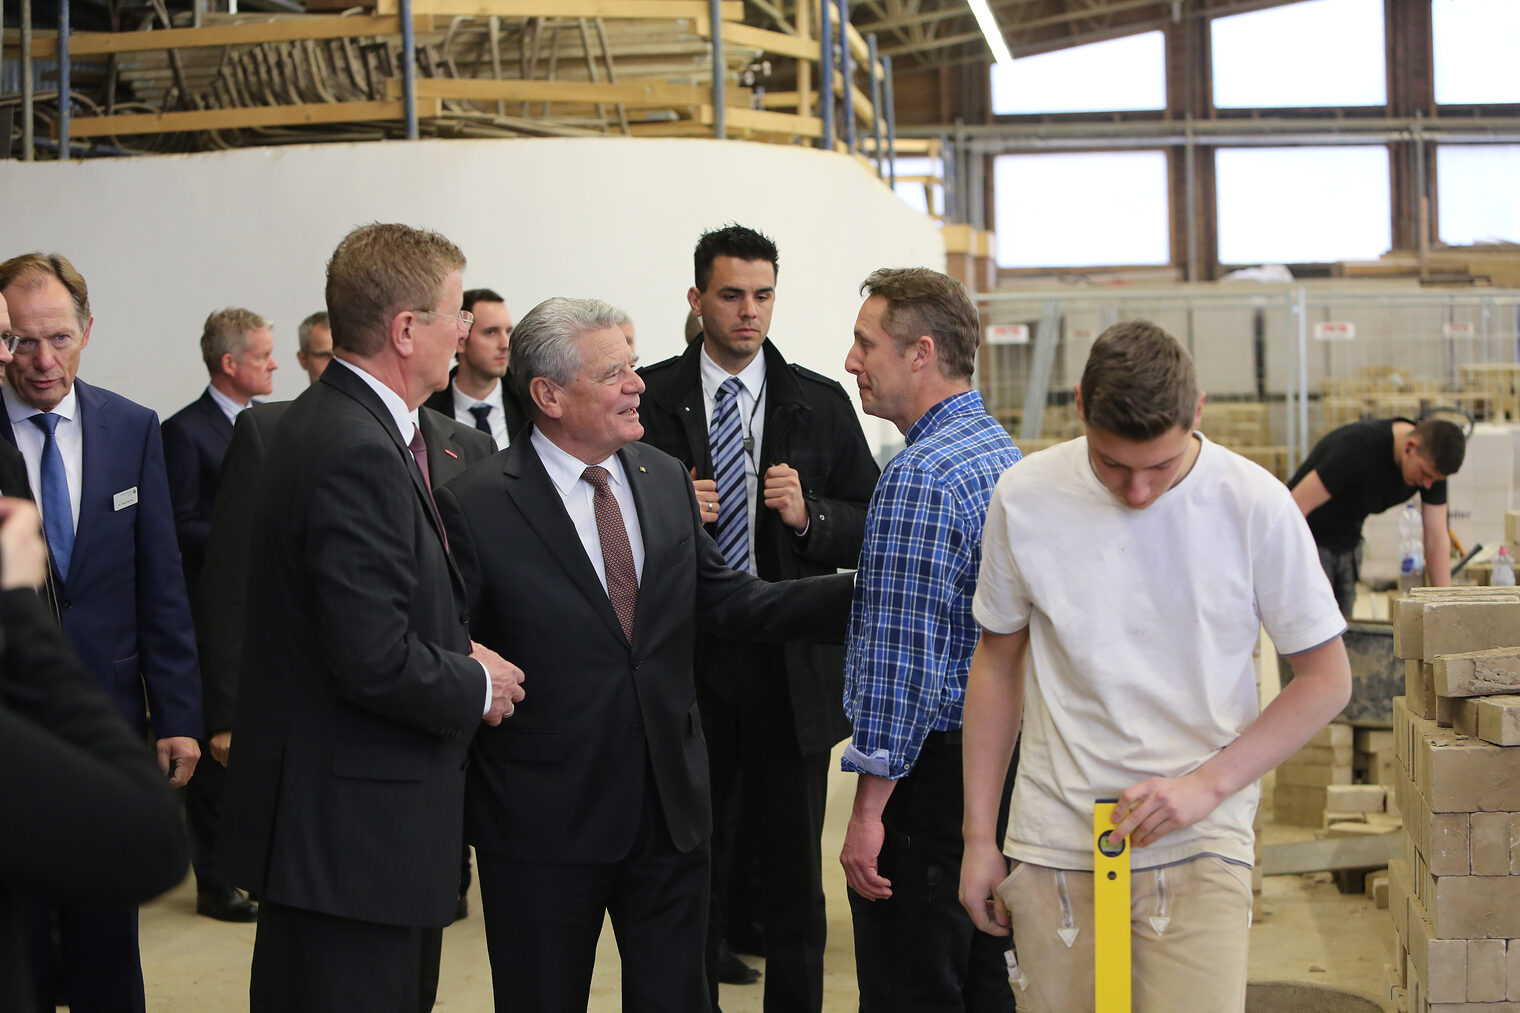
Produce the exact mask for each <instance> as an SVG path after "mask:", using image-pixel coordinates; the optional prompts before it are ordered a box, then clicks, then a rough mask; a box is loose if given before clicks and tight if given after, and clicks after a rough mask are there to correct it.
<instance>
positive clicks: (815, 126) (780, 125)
mask: <svg viewBox="0 0 1520 1013" xmlns="http://www.w3.org/2000/svg"><path fill="white" fill-rule="evenodd" d="M712 112H713V110H712V106H710V105H704V106H702V107H701V108H700V109H699V110H698V115H697V118H698V119H699V120H700V121H701V122H702V123H707V124H711V123H712ZM723 117H724V122H725V123H726V124H727V126H729V127H730V128H732V129H735V130H753V131H756V132H758V133H764V134H786V135H789V136H792V137H822V136H823V121H822V120H820V119H819V118H818V117H816V116H799V115H797V114H795V113H773V112H767V111H766V110H763V109H737V108H736V109H725V110H724V112H723Z"/></svg>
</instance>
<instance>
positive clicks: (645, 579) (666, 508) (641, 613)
mask: <svg viewBox="0 0 1520 1013" xmlns="http://www.w3.org/2000/svg"><path fill="white" fill-rule="evenodd" d="M649 453H650V448H648V447H646V446H645V445H644V444H642V443H630V444H628V445H627V446H626V447H624V448H623V449H622V450H619V451H618V456H619V457H620V458H621V459H622V461H623V472H624V474H626V475H627V476H628V486H629V488H630V489H632V490H633V502H634V506H635V508H636V509H637V510H638V512H639V530H640V533H641V534H642V537H643V540H644V572H643V574H641V575H640V577H639V609H638V613H637V614H636V616H635V619H634V625H633V636H634V639H635V640H637V639H638V637H639V631H640V630H641V629H642V628H643V626H644V623H645V622H646V621H647V620H651V619H653V618H657V613H658V612H659V611H660V610H659V609H657V608H655V605H654V602H655V599H656V594H655V590H654V589H655V588H657V587H658V586H659V585H660V582H661V578H662V577H663V575H662V574H661V573H660V572H659V571H660V568H661V567H662V566H663V565H664V563H665V561H666V559H667V558H668V557H669V555H670V551H671V550H672V549H673V548H675V546H676V545H677V544H679V543H680V541H681V538H682V537H683V536H684V537H692V535H693V528H692V526H691V507H690V505H689V504H688V503H686V502H685V501H684V500H682V499H681V498H680V497H679V496H676V497H673V496H672V495H671V489H672V488H676V489H678V490H681V491H684V490H685V489H686V488H689V483H687V484H682V485H679V486H675V487H672V486H670V485H668V484H667V483H662V482H660V481H659V480H657V479H656V478H655V472H654V471H653V470H652V469H651V468H650V467H649V466H648V462H649ZM681 558H682V559H685V558H687V557H686V556H685V555H682V556H681ZM604 597H605V596H604Z"/></svg>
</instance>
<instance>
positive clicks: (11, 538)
mask: <svg viewBox="0 0 1520 1013" xmlns="http://www.w3.org/2000/svg"><path fill="white" fill-rule="evenodd" d="M46 578H47V545H46V544H45V543H44V542H43V540H42V516H41V515H40V514H38V513H37V508H36V506H34V505H33V504H32V503H31V502H30V501H29V500H24V499H19V498H16V497H12V496H7V497H5V498H3V499H0V587H3V588H4V589H5V590H7V591H12V590H15V589H16V588H20V587H41V586H42V582H43V580H45V579H46Z"/></svg>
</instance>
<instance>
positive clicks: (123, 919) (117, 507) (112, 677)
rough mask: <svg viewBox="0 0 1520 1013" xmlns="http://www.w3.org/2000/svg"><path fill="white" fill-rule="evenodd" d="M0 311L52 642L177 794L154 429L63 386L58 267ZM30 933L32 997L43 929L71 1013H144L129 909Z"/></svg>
mask: <svg viewBox="0 0 1520 1013" xmlns="http://www.w3.org/2000/svg"><path fill="white" fill-rule="evenodd" d="M0 295H3V296H4V298H5V300H6V302H7V304H8V305H9V308H10V315H11V331H12V333H13V334H15V335H16V336H17V340H16V344H15V348H14V352H13V355H14V358H13V360H12V361H11V362H10V363H9V364H7V365H6V367H5V376H6V381H7V383H6V386H5V390H4V402H5V413H4V415H3V416H0V435H3V436H4V437H5V438H6V439H7V440H8V441H10V442H11V443H12V444H14V445H15V446H16V447H17V448H18V449H19V450H20V451H21V454H22V456H23V457H24V458H25V460H26V469H27V477H28V480H29V481H30V484H31V487H32V491H33V493H34V494H35V498H36V500H37V504H38V506H40V507H41V508H42V515H43V530H44V532H45V533H46V535H47V541H48V550H49V553H50V555H51V564H52V571H53V572H52V579H53V580H54V582H55V586H56V587H57V604H58V610H59V620H60V622H61V623H62V626H63V631H64V634H65V635H66V636H67V638H68V640H69V642H70V643H71V644H72V645H73V647H74V650H75V651H76V652H78V654H79V657H80V659H81V660H82V661H83V662H84V665H85V668H86V670H88V671H89V672H90V674H91V675H92V676H94V677H95V678H96V679H97V680H98V681H99V682H100V684H101V686H102V687H104V688H105V690H106V693H107V695H109V696H110V697H111V699H112V701H113V702H114V703H115V705H116V707H117V709H118V710H119V711H120V712H121V714H122V715H123V716H124V717H125V718H126V719H127V721H128V722H130V723H131V724H132V726H133V727H134V729H135V730H136V731H137V732H138V733H139V734H141V735H144V736H146V735H147V734H148V730H149V721H148V715H149V712H150V711H151V713H152V731H153V735H154V737H155V738H156V739H157V752H158V762H159V766H160V767H161V768H162V769H163V771H164V773H165V775H166V776H167V777H168V778H169V783H170V784H171V785H173V786H175V787H180V786H182V785H184V784H185V783H186V782H188V781H189V780H190V775H191V774H192V773H193V772H194V771H195V765H196V761H197V760H199V758H200V747H199V746H198V745H197V742H196V740H197V739H198V738H199V736H200V734H201V693H200V675H199V672H198V671H197V669H196V655H195V637H194V632H193V629H192V626H191V620H190V605H189V602H188V600H187V598H186V595H185V581H184V576H183V574H182V573H181V572H180V562H179V548H178V546H177V545H176V543H175V534H174V514H173V510H172V508H171V506H170V503H169V483H168V479H167V478H166V477H165V472H164V457H163V445H162V440H161V437H160V435H159V427H158V418H157V416H155V415H154V414H153V412H152V411H150V410H149V409H147V408H144V407H143V406H141V405H138V404H134V403H133V402H131V401H128V400H127V399H126V398H124V397H121V396H120V395H117V394H113V393H111V392H110V391H106V390H101V389H100V388H98V387H92V386H90V385H88V384H86V383H85V382H83V381H82V380H76V379H75V374H76V373H77V372H78V370H79V359H80V354H81V353H82V352H83V350H84V348H85V346H86V345H87V344H89V341H90V328H91V325H92V324H93V323H94V321H93V318H92V317H91V316H90V301H89V291H88V288H87V287H86V285H85V281H84V278H82V277H81V276H80V274H79V272H78V271H76V270H75V269H74V265H72V264H70V263H69V261H68V260H67V259H65V258H64V257H62V256H59V255H58V254H40V253H31V254H26V255H24V256H20V257H14V258H12V259H10V260H8V261H6V262H5V263H3V264H0ZM17 832H21V833H25V832H26V828H24V827H22V828H17ZM32 919H33V923H32V932H33V950H34V955H35V959H34V970H33V973H34V975H36V976H37V980H38V983H39V984H41V985H43V986H44V987H46V986H47V985H48V983H49V982H50V981H51V980H52V976H53V968H52V966H51V960H50V955H51V952H52V950H51V946H50V944H49V936H50V933H51V931H52V928H53V925H54V922H55V920H56V925H57V931H58V939H59V944H60V953H61V957H62V969H63V979H64V987H65V989H66V991H67V998H68V1002H69V1005H70V1007H71V1008H72V1009H73V1010H74V1011H75V1013H89V1011H91V1010H113V1011H114V1010H124V1009H137V1010H142V1009H143V1006H144V1003H143V985H142V967H141V961H140V959H139V956H138V951H137V909H136V908H135V907H134V908H88V907H70V906H62V905H59V906H48V905H42V904H40V903H39V904H37V905H35V906H34V908H33V911H32Z"/></svg>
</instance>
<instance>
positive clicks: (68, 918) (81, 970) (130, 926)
mask: <svg viewBox="0 0 1520 1013" xmlns="http://www.w3.org/2000/svg"><path fill="white" fill-rule="evenodd" d="M27 917H28V922H29V924H28V932H27V935H28V937H29V945H30V946H31V951H32V952H31V969H32V986H33V988H32V994H33V995H35V996H37V998H38V1000H39V1005H38V1007H37V1008H38V1009H41V1010H49V1011H50V1010H52V1009H53V1001H52V999H53V982H54V980H55V979H57V978H59V977H60V976H61V977H62V980H63V988H64V994H65V996H66V997H67V1001H68V1005H69V1009H71V1010H73V1011H74V1013H143V1009H144V1005H145V1001H144V998H143V977H142V959H141V957H140V956H139V954H138V949H137V908H136V907H125V908H106V909H94V908H74V907H64V906H61V905H57V906H55V905H52V904H45V903H43V902H42V901H39V900H34V901H32V902H31V904H30V905H29V910H28V914H27ZM55 939H56V946H55Z"/></svg>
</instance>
